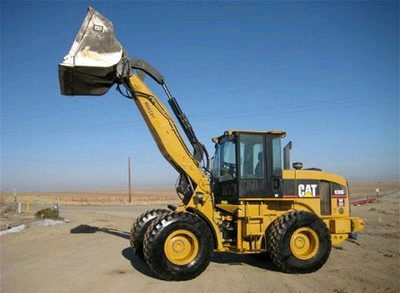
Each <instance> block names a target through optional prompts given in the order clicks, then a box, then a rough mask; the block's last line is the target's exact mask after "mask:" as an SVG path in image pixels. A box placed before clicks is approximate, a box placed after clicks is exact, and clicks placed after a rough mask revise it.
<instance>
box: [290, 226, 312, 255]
mask: <svg viewBox="0 0 400 293" xmlns="http://www.w3.org/2000/svg"><path fill="white" fill-rule="evenodd" d="M318 248H319V239H318V235H317V233H315V231H314V230H313V229H311V228H307V227H302V228H299V229H297V230H296V231H294V233H293V234H292V237H291V238H290V250H291V251H292V254H293V255H294V256H295V257H297V258H298V259H301V260H308V259H310V258H312V257H314V256H315V255H316V254H317V252H318Z"/></svg>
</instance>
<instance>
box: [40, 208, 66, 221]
mask: <svg viewBox="0 0 400 293" xmlns="http://www.w3.org/2000/svg"><path fill="white" fill-rule="evenodd" d="M35 217H36V218H39V219H52V220H60V219H62V218H61V217H60V212H59V211H58V209H51V208H45V209H42V210H40V211H37V212H36V213H35Z"/></svg>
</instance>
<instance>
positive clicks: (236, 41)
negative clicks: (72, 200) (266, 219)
mask: <svg viewBox="0 0 400 293" xmlns="http://www.w3.org/2000/svg"><path fill="white" fill-rule="evenodd" d="M88 5H92V6H93V7H94V8H96V9H97V10H99V11H100V12H101V13H102V14H104V15H105V16H106V17H108V18H109V19H111V20H112V21H113V23H114V28H115V31H116V35H117V38H118V39H119V41H120V42H121V43H122V45H123V46H124V47H125V48H126V50H127V51H128V52H129V54H130V55H131V56H135V57H143V58H144V59H146V60H147V61H149V62H150V63H152V64H153V65H154V66H155V67H157V68H158V69H159V70H160V71H161V72H162V73H163V74H164V76H165V77H166V78H167V82H168V84H169V86H170V89H171V90H172V92H173V93H174V95H175V96H176V97H177V99H178V100H179V102H180V104H181V106H182V108H183V110H184V111H185V112H186V114H187V115H188V117H189V119H190V120H191V122H192V124H193V127H194V129H195V131H196V133H197V135H198V137H199V138H200V140H201V141H202V142H203V143H205V144H206V146H207V148H208V149H209V151H210V152H211V153H212V152H213V150H214V149H213V145H212V143H211V140H210V138H211V137H213V136H217V135H220V134H222V133H223V131H224V130H226V129H254V130H269V129H282V130H285V131H287V132H288V137H287V139H286V141H289V140H292V141H293V151H292V159H293V160H294V161H301V162H303V163H304V165H305V167H320V168H322V169H324V170H327V171H331V172H335V173H339V174H342V175H344V176H346V177H347V178H349V179H350V180H384V179H395V178H398V177H399V85H398V82H399V58H398V56H399V28H398V25H399V3H398V2H384V1H380V2H351V1H349V2H347V1H346V2H249V1H246V2H226V1H224V2H200V1H199V2H195V1H191V2H189V1H187V2H167V1H164V2H129V3H128V2H118V1H110V2H107V1H99V2H95V1H93V2H83V1H82V2H80V1H79V2H78V1H77V2H73V1H69V2H56V1H54V2H53V1H49V2H39V1H33V2H22V1H10V2H7V1H2V2H1V189H2V190H12V188H16V189H17V190H20V191H23V190H81V189H116V188H118V189H121V188H125V187H126V181H127V180H126V179H127V157H128V156H131V157H132V160H133V184H134V186H136V187H140V186H151V187H152V186H165V185H173V184H174V182H175V180H176V177H177V174H176V173H175V171H174V170H173V169H172V168H171V167H170V166H169V165H168V163H167V162H165V160H164V158H163V157H162V156H161V155H160V153H159V151H158V149H157V147H156V146H155V143H154V141H153V139H152V137H151V136H150V134H149V132H148V130H147V128H146V126H145V124H144V121H143V120H142V118H141V117H140V116H139V112H138V110H137V109H136V106H135V105H134V104H133V103H132V102H131V101H130V100H128V99H125V98H122V97H120V96H119V94H118V93H117V92H116V91H115V89H114V88H112V89H111V90H110V91H109V92H108V94H106V95H104V96H101V97H73V98H71V97H65V96H61V95H60V93H59V85H58V75H57V64H58V63H59V62H61V61H62V58H63V57H64V56H65V55H66V54H67V53H68V51H69V48H70V45H71V43H72V41H73V39H74V37H75V35H76V33H77V31H78V29H79V27H80V25H81V23H82V20H83V18H84V16H85V15H86V8H87V6H88ZM149 85H150V86H152V88H153V89H154V91H155V92H156V93H157V94H159V97H160V98H161V99H162V100H163V101H165V100H166V99H165V97H164V95H163V94H162V91H161V90H160V89H159V88H158V87H157V85H155V84H154V83H153V82H151V81H149Z"/></svg>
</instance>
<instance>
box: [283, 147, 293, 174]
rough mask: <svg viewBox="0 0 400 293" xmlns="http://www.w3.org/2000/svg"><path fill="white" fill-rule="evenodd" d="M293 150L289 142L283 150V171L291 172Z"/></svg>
mask: <svg viewBox="0 0 400 293" xmlns="http://www.w3.org/2000/svg"><path fill="white" fill-rule="evenodd" d="M291 149H292V142H291V141H289V142H288V143H287V144H286V145H285V147H284V148H283V169H285V170H290V150H291Z"/></svg>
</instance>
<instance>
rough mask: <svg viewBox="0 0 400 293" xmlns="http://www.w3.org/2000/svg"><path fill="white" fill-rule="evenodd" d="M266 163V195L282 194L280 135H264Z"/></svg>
mask: <svg viewBox="0 0 400 293" xmlns="http://www.w3.org/2000/svg"><path fill="white" fill-rule="evenodd" d="M266 154H267V158H266V165H267V196H268V197H281V196H282V187H283V186H282V183H283V181H282V152H281V136H280V135H279V134H267V136H266Z"/></svg>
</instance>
